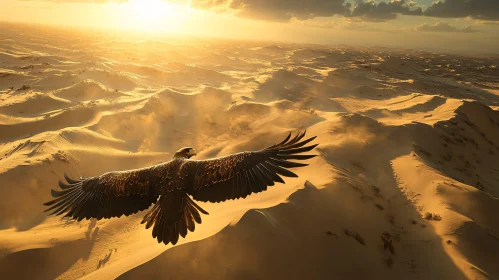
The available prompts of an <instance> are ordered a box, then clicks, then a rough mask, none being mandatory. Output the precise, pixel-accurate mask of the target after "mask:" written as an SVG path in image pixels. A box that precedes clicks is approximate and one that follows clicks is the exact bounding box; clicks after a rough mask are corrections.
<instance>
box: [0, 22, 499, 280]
mask: <svg viewBox="0 0 499 280" xmlns="http://www.w3.org/2000/svg"><path fill="white" fill-rule="evenodd" d="M1 28H2V32H1V34H0V210H1V211H0V275H3V276H4V277H7V278H8V279H10V278H17V279H53V278H57V277H58V278H61V279H68V278H71V279H73V278H79V277H87V278H88V279H109V278H116V277H118V276H120V278H122V279H145V278H144V277H152V278H156V279H159V278H162V279H172V278H173V279H187V278H190V279H206V278H211V279H308V278H310V279H355V278H359V279H367V278H373V277H374V278H376V279H464V278H469V279H482V278H485V279H487V278H497V277H499V267H498V266H497V260H498V259H499V241H498V240H499V220H498V218H497V213H499V202H498V200H497V197H498V196H499V166H498V165H497V163H498V162H499V113H498V112H497V111H495V109H497V108H499V70H498V69H497V66H498V64H499V59H498V58H486V57H464V56H457V55H445V54H432V53H427V52H419V51H415V50H407V51H403V52H399V51H394V50H389V49H375V48H371V49H360V48H350V47H346V46H341V47H329V46H310V45H303V46H302V45H285V44H276V43H259V42H236V41H234V42H232V41H222V40H208V39H187V38H183V39H178V38H177V39H171V38H170V39H167V38H163V39H157V40H142V41H138V40H136V39H133V40H132V39H123V37H117V36H112V35H110V34H105V33H95V34H93V33H85V32H79V33H77V32H75V31H65V30H62V29H51V28H42V27H36V28H35V27H29V26H23V25H11V24H8V25H7V24H2V26H1ZM302 129H307V131H308V133H309V134H310V135H318V138H317V140H318V142H319V143H320V145H319V147H318V149H317V152H318V153H319V154H320V157H317V158H314V159H313V160H310V166H308V167H306V168H302V169H301V170H297V171H296V172H297V174H298V175H299V176H300V177H299V178H297V179H292V180H291V179H288V180H286V184H285V185H276V186H274V187H272V188H270V189H269V190H268V191H267V192H264V193H260V194H256V195H252V196H250V197H248V198H247V199H244V200H238V201H230V202H224V203H220V204H204V203H200V205H201V206H202V207H203V208H205V209H206V210H207V211H209V212H210V215H209V216H204V217H203V224H202V225H200V226H198V227H197V228H196V231H195V232H194V233H189V235H188V236H187V238H186V239H181V240H180V241H179V244H177V245H176V246H174V247H172V246H171V245H169V246H164V245H163V244H157V241H156V240H155V239H153V238H152V237H151V231H150V230H146V229H145V227H144V226H143V225H140V220H141V219H142V216H143V215H144V214H145V213H138V214H136V215H133V216H130V217H122V218H120V219H111V220H101V221H94V220H91V221H88V220H87V221H82V222H80V223H77V222H74V221H71V220H61V219H60V218H59V217H46V216H45V213H43V212H42V211H43V209H44V208H43V207H42V203H43V202H46V201H47V200H49V199H50V189H51V188H56V185H57V181H58V180H60V179H62V175H63V173H64V172H66V173H68V174H70V175H72V176H73V177H76V176H84V177H88V176H96V175H100V174H102V173H104V172H107V171H112V170H125V169H131V168H138V167H143V166H147V165H152V164H156V163H158V162H163V161H168V160H170V158H171V156H172V154H173V152H175V151H176V150H178V149H179V148H180V147H183V146H192V147H195V148H196V149H197V150H198V152H199V156H198V158H210V157H216V156H222V155H227V154H230V153H233V152H239V151H244V150H252V149H260V148H263V147H265V146H267V145H270V144H273V143H275V142H277V141H279V140H281V139H282V138H283V137H284V136H285V135H286V134H287V133H288V132H295V131H298V130H302ZM194 241H196V242H194Z"/></svg>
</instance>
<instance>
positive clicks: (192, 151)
mask: <svg viewBox="0 0 499 280" xmlns="http://www.w3.org/2000/svg"><path fill="white" fill-rule="evenodd" d="M195 155H197V152H196V150H195V149H190V150H189V156H191V157H192V156H195Z"/></svg>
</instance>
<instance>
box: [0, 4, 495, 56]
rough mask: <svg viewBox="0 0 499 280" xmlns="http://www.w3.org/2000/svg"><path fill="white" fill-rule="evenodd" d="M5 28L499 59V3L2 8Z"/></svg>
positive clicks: (33, 5) (120, 5)
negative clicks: (83, 29) (21, 25)
mask: <svg viewBox="0 0 499 280" xmlns="http://www.w3.org/2000/svg"><path fill="white" fill-rule="evenodd" d="M0 21H14V22H28V23H43V24H51V25H67V26H87V27H104V28H113V29H122V30H134V31H139V32H143V33H147V34H160V33H168V34H171V33H178V34H184V35H205V36H216V37H227V38H234V39H257V40H274V41H284V42H298V43H320V44H351V45H364V46H372V45H377V46H387V47H404V48H432V49H438V50H448V51H478V52H494V53H498V52H499V0H445V1H436V2H432V0H413V1H407V0H395V1H393V0H392V1H373V0H314V1H310V0H1V2H0Z"/></svg>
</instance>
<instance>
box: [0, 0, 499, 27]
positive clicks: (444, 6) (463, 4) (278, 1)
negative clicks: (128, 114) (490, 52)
mask: <svg viewBox="0 0 499 280" xmlns="http://www.w3.org/2000/svg"><path fill="white" fill-rule="evenodd" d="M0 1H1V0H0ZM22 1H46V2H56V3H106V2H117V3H125V2H128V1H129V0H22ZM163 1H167V2H169V3H175V4H187V3H189V4H190V6H191V7H192V8H196V9H203V10H211V11H216V12H226V11H229V12H234V13H235V14H236V15H237V16H239V17H245V18H251V19H257V20H269V21H290V20H291V19H298V20H309V19H312V18H318V17H331V16H334V15H340V16H344V17H346V18H356V19H360V20H363V21H366V22H383V21H389V20H394V19H396V18H397V16H398V15H412V16H422V15H424V16H430V17H437V18H465V17H471V18H474V19H477V20H481V21H499V0H445V1H442V0H439V1H437V2H433V4H431V5H430V6H429V7H428V8H427V9H425V10H423V9H422V8H421V7H420V6H418V5H417V3H416V2H414V1H412V0H163ZM387 1H389V2H387ZM416 1H420V0H416ZM352 2H353V3H352Z"/></svg>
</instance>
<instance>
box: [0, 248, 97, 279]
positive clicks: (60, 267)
mask: <svg viewBox="0 0 499 280" xmlns="http://www.w3.org/2000/svg"><path fill="white" fill-rule="evenodd" d="M93 245H94V240H92V239H90V240H87V239H80V240H75V241H71V242H65V243H60V244H57V245H55V246H54V247H50V248H35V249H28V250H24V251H19V252H15V253H12V254H9V255H7V256H5V257H4V258H2V259H0V275H2V277H5V279H55V278H57V277H59V276H60V275H61V274H63V273H64V272H65V271H67V270H68V269H69V268H71V266H73V265H74V263H76V262H77V261H78V260H79V259H83V260H88V258H89V256H90V253H91V251H92V247H93Z"/></svg>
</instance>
